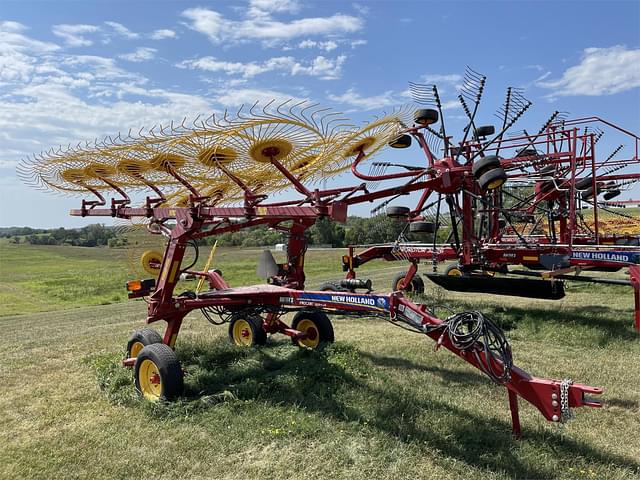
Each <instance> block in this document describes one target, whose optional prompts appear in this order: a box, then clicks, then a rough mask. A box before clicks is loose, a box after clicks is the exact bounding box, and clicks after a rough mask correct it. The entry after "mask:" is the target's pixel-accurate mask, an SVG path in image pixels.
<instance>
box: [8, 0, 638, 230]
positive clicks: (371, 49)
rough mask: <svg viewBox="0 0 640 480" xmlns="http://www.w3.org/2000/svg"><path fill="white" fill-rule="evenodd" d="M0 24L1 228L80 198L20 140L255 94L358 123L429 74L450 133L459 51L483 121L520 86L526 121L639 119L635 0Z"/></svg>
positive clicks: (132, 14)
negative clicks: (24, 174)
mask: <svg viewBox="0 0 640 480" xmlns="http://www.w3.org/2000/svg"><path fill="white" fill-rule="evenodd" d="M0 35H1V37H0V38H1V39H2V40H1V41H0V125H1V126H2V128H1V129H0V226H13V225H30V226H37V227H54V226H59V225H62V226H82V225H85V224H86V223H87V222H86V220H83V219H74V218H71V217H69V216H68V210H69V209H70V208H76V207H77V205H78V203H79V200H78V199H71V198H65V197H60V196H56V195H52V194H50V193H45V192H37V191H33V190H31V189H29V187H27V186H25V185H22V184H20V182H19V181H18V180H17V178H16V175H15V167H16V165H17V162H18V161H19V160H20V159H22V158H24V157H26V156H27V155H29V154H32V153H37V152H39V151H42V150H46V149H48V148H50V147H52V146H56V145H58V144H64V145H66V144H68V143H70V142H72V143H74V144H75V143H77V142H78V141H79V140H89V139H93V138H95V137H101V136H104V135H106V134H114V133H117V132H118V131H125V132H126V131H128V130H129V128H133V129H134V130H138V129H139V128H140V127H141V126H150V125H153V124H155V123H158V122H163V123H166V122H169V121H171V120H178V119H181V118H182V117H183V116H188V117H190V118H193V117H195V116H196V115H198V114H200V113H205V114H210V113H212V112H214V111H220V110H223V109H225V108H229V109H230V110H234V109H237V108H238V107H239V106H240V105H241V104H243V103H253V102H255V101H256V100H263V101H264V100H267V99H271V98H278V99H280V98H282V99H284V98H292V97H293V98H300V99H311V100H313V101H317V102H319V103H321V104H323V105H326V106H328V107H332V108H335V109H337V110H340V111H343V112H346V113H347V114H348V116H349V117H350V118H352V119H353V121H354V122H363V121H367V120H370V119H372V118H373V117H374V116H375V115H376V114H380V113H382V112H383V111H384V110H389V109H391V108H393V107H394V106H396V105H400V104H403V103H406V102H407V101H408V100H409V99H408V97H407V82H408V81H410V80H411V81H418V82H420V81H422V82H427V83H432V82H435V83H437V84H438V85H439V87H440V90H441V94H442V96H443V100H444V101H445V104H446V105H448V106H449V108H447V110H446V115H447V122H448V127H449V129H450V131H452V130H453V132H454V133H455V130H456V128H458V129H459V128H461V127H462V126H463V123H462V112H461V110H460V109H459V108H458V107H457V106H456V105H455V102H453V100H455V96H456V87H457V86H458V85H459V84H460V81H461V75H462V74H463V73H464V68H465V65H469V66H471V67H473V68H474V69H475V70H477V71H479V72H482V73H483V74H485V75H487V76H488V82H487V90H486V94H485V98H484V100H483V107H482V110H481V113H480V117H479V118H480V122H479V123H480V124H482V123H494V122H495V118H494V117H493V112H495V110H496V109H497V108H498V107H499V105H500V104H501V102H502V100H503V96H504V91H505V89H506V88H507V87H508V86H517V87H524V88H525V89H526V91H525V95H526V97H527V98H529V99H530V100H532V101H533V102H534V106H533V107H532V108H531V109H530V110H529V112H527V115H526V117H525V118H524V119H522V121H521V124H520V127H521V128H523V127H526V128H528V129H530V130H537V128H539V126H540V125H541V124H542V123H543V122H544V120H545V119H546V118H547V117H548V116H549V114H550V113H551V112H552V111H553V110H562V111H568V112H569V113H570V115H571V116H572V117H582V116H590V115H598V116H600V117H603V118H605V119H608V120H612V121H614V122H616V123H618V124H619V125H621V126H622V127H624V128H627V129H629V130H631V131H634V132H639V131H640V128H639V127H640V2H638V1H624V2H619V1H583V2H578V1H569V2H566V1H565V2H562V1H536V2H532V1H510V2H507V1H496V2H485V1H474V2H471V1H449V2H435V1H433V2H432V1H402V0H398V1H360V2H350V1H315V2H314V1H302V0H298V1H296V0H247V1H238V2H234V1H214V2H205V1H201V2H195V3H194V2H186V1H181V2H177V1H174V2H169V1H157V0H156V1H153V2H134V1H128V2H123V1H93V2H89V1H87V2H80V1H74V2H70V1H69V2H65V1H42V2H32V1H28V0H26V1H25V0H22V1H13V2H12V1H6V0H5V1H4V2H2V8H0ZM483 120H484V121H483ZM614 143H615V142H614V141H613V139H612V140H611V141H610V144H609V145H608V144H607V140H606V139H603V142H602V143H601V144H599V148H604V150H605V151H607V149H609V150H612V149H613V147H615V145H617V143H615V145H614ZM601 145H602V146H601ZM629 147H630V146H628V147H627V148H628V150H627V154H628V155H631V148H629ZM399 154H400V153H398V152H394V153H393V155H394V156H395V155H399ZM401 154H402V155H403V156H404V157H405V159H406V158H407V156H409V157H411V156H417V155H418V151H417V149H415V150H411V151H403V152H401ZM340 181H342V182H345V181H347V180H344V179H343V180H340ZM633 193H635V192H633ZM633 193H631V194H627V196H629V195H631V196H633V197H634V198H640V195H638V194H635V195H634V194H633ZM368 209H369V206H366V207H361V208H360V209H356V210H354V213H359V214H366V212H367V211H368Z"/></svg>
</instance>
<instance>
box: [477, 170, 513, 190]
mask: <svg viewBox="0 0 640 480" xmlns="http://www.w3.org/2000/svg"><path fill="white" fill-rule="evenodd" d="M506 181H507V174H506V172H505V171H504V170H503V169H502V168H494V169H493V170H489V171H488V172H485V173H483V174H482V175H480V178H479V179H478V184H479V185H480V188H481V189H482V190H495V189H497V188H500V187H501V186H502V185H503V184H504V182H506Z"/></svg>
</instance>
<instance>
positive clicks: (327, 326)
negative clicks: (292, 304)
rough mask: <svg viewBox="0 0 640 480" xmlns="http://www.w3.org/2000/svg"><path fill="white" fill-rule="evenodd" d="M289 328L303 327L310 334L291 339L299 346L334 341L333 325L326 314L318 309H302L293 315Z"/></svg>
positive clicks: (313, 345) (312, 346)
mask: <svg viewBox="0 0 640 480" xmlns="http://www.w3.org/2000/svg"><path fill="white" fill-rule="evenodd" d="M291 328H293V329H295V330H300V329H304V331H305V332H307V334H310V335H312V336H310V337H309V338H306V339H292V342H293V343H294V344H296V345H298V346H299V347H306V348H317V347H319V346H320V345H321V344H323V343H331V342H333V341H334V334H333V325H331V320H329V317H327V314H326V313H324V312H322V311H320V310H302V311H300V312H298V313H296V315H295V316H294V317H293V322H292V323H291Z"/></svg>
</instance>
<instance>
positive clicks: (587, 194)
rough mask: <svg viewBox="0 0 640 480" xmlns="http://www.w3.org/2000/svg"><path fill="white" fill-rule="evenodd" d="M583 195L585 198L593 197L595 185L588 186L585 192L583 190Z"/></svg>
mask: <svg viewBox="0 0 640 480" xmlns="http://www.w3.org/2000/svg"><path fill="white" fill-rule="evenodd" d="M581 196H582V199H583V200H589V199H590V198H591V197H593V187H589V188H587V189H586V190H585V191H584V192H582V194H581Z"/></svg>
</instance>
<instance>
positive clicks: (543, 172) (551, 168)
mask: <svg viewBox="0 0 640 480" xmlns="http://www.w3.org/2000/svg"><path fill="white" fill-rule="evenodd" d="M555 171H556V166H555V165H545V166H544V167H542V168H541V169H540V170H538V173H539V174H540V175H547V174H549V173H553V172H555Z"/></svg>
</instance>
